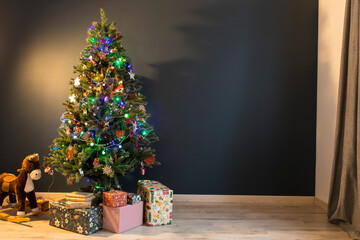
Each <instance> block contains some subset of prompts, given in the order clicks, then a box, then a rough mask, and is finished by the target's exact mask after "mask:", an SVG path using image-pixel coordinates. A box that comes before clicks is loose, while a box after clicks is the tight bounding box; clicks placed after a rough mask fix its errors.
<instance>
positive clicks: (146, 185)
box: [137, 180, 173, 226]
mask: <svg viewBox="0 0 360 240" xmlns="http://www.w3.org/2000/svg"><path fill="white" fill-rule="evenodd" d="M137 193H138V194H140V195H141V199H142V200H143V201H144V223H145V224H146V225H148V226H157V225H166V224H171V223H172V208H173V190H171V189H170V188H168V187H166V186H165V185H163V184H161V183H160V182H157V181H152V180H139V181H138V190H137Z"/></svg>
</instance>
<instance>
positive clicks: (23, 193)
mask: <svg viewBox="0 0 360 240" xmlns="http://www.w3.org/2000/svg"><path fill="white" fill-rule="evenodd" d="M18 172H20V174H19V176H17V177H16V176H14V175H13V174H10V173H3V174H1V175H0V209H1V208H2V204H3V201H4V199H5V198H6V197H7V196H9V200H10V205H13V206H14V205H16V198H17V201H18V206H17V215H18V216H23V215H25V199H26V198H27V199H28V200H29V202H30V208H31V211H32V212H38V211H39V208H38V205H37V202H36V196H35V190H34V183H33V180H39V179H40V178H41V170H40V163H39V154H37V153H35V154H32V155H29V156H27V157H26V158H25V159H24V161H23V162H22V167H21V169H18Z"/></svg>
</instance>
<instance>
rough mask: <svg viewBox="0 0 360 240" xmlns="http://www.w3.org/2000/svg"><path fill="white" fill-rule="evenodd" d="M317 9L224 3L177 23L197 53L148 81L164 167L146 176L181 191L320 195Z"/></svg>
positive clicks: (283, 4) (169, 65)
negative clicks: (317, 169)
mask: <svg viewBox="0 0 360 240" xmlns="http://www.w3.org/2000/svg"><path fill="white" fill-rule="evenodd" d="M309 3H310V2H309ZM309 5H310V6H313V8H308V7H309ZM309 9H310V10H309ZM316 12H317V8H316V6H315V5H314V4H308V5H306V4H305V5H304V4H301V3H299V2H294V1H292V2H291V3H289V1H277V4H274V2H273V1H270V0H268V1H250V0H248V1H241V4H239V2H235V1H234V2H224V3H222V4H213V5H211V6H210V7H209V6H206V7H204V8H202V9H200V10H195V11H194V15H196V16H197V17H200V19H201V20H202V21H203V22H204V24H199V25H183V26H178V27H176V30H177V31H180V32H182V33H183V35H184V38H185V40H186V41H187V44H188V46H189V48H191V50H192V54H191V55H189V57H188V58H184V59H179V60H176V61H170V62H164V63H161V64H150V65H151V66H152V67H153V68H155V69H156V71H157V72H158V76H156V81H155V80H154V81H151V80H148V79H145V80H144V82H145V84H146V85H145V90H146V93H145V95H146V96H148V97H149V99H148V100H149V102H150V104H149V107H150V109H149V111H150V112H151V113H152V117H151V119H150V121H151V122H152V123H153V124H154V126H155V130H157V133H158V135H159V136H160V142H159V143H158V144H157V145H156V146H157V147H156V148H157V157H158V158H159V159H160V161H161V162H162V163H163V166H161V167H159V168H155V169H153V170H150V171H148V172H149V174H148V175H147V177H146V178H151V179H158V180H160V181H163V182H165V183H167V184H168V185H169V186H170V187H173V188H174V189H175V192H177V193H202V194H275V195H313V194H314V169H315V124H316V123H315V113H316V34H317V29H316V27H314V22H316V21H317V19H316V16H317V14H316ZM174 47H176V46H174Z"/></svg>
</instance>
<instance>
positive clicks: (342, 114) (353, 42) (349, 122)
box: [328, 0, 360, 239]
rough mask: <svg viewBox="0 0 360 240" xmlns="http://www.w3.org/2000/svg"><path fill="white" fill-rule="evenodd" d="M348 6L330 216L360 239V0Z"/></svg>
mask: <svg viewBox="0 0 360 240" xmlns="http://www.w3.org/2000/svg"><path fill="white" fill-rule="evenodd" d="M345 9H346V12H345V21H344V33H343V34H344V35H343V46H342V56H341V69H340V81H339V96H338V109H337V120H336V133H335V153H334V162H333V171H332V179H331V185H330V195H329V204H328V219H329V221H330V222H332V223H338V224H339V225H340V226H341V227H342V228H343V229H345V230H346V231H347V232H348V233H349V234H350V236H351V237H352V238H353V239H360V196H359V194H360V189H359V187H360V169H359V167H360V124H359V121H360V104H359V93H360V88H359V87H360V86H359V0H347V1H346V7H345ZM358 126H359V127H358Z"/></svg>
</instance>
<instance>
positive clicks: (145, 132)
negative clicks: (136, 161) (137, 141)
mask: <svg viewBox="0 0 360 240" xmlns="http://www.w3.org/2000/svg"><path fill="white" fill-rule="evenodd" d="M141 134H142V135H143V136H144V137H145V136H147V135H148V134H149V132H148V131H146V130H144V131H143V132H142V133H141Z"/></svg>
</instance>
